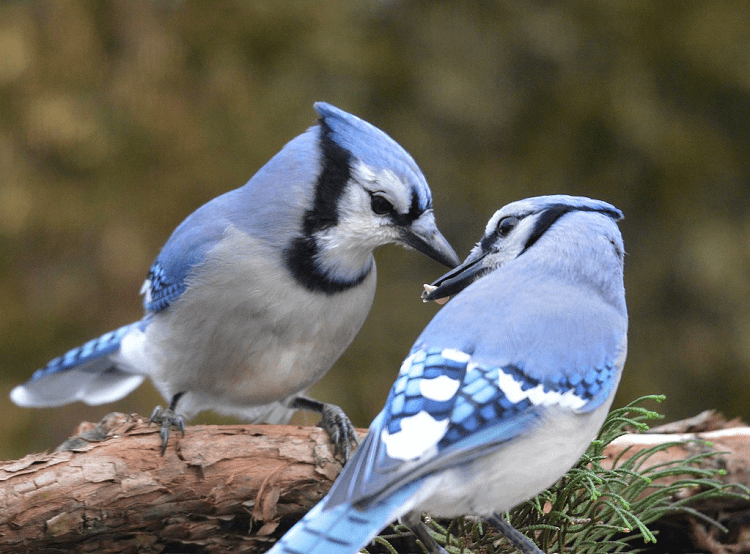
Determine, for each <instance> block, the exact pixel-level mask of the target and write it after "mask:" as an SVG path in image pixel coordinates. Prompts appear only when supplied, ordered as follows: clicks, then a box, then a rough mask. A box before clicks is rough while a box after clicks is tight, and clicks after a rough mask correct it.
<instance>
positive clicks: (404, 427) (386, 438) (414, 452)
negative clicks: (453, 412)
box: [380, 410, 450, 461]
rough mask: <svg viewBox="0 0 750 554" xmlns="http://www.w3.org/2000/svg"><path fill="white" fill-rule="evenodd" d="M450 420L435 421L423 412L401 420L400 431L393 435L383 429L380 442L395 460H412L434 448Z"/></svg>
mask: <svg viewBox="0 0 750 554" xmlns="http://www.w3.org/2000/svg"><path fill="white" fill-rule="evenodd" d="M449 424H450V419H449V418H445V419H443V420H440V421H438V420H436V419H435V418H434V417H432V416H431V415H430V414H428V413H427V412H425V411H424V410H423V411H421V412H419V413H417V414H415V415H413V416H411V417H405V418H404V419H402V420H401V430H400V431H398V432H396V433H393V434H392V435H391V434H390V433H389V432H388V429H383V431H382V432H381V433H380V440H381V441H383V444H385V450H386V452H387V453H388V455H389V456H390V457H391V458H394V459H396V460H405V461H407V460H413V459H415V458H418V457H419V456H421V455H423V454H424V453H425V452H427V451H428V450H429V449H430V448H432V447H434V446H435V445H436V444H437V443H438V442H440V439H442V438H443V435H445V431H446V430H447V429H448V425H449Z"/></svg>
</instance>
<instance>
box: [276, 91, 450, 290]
mask: <svg viewBox="0 0 750 554" xmlns="http://www.w3.org/2000/svg"><path fill="white" fill-rule="evenodd" d="M315 109H316V111H317V112H318V114H319V115H320V119H319V120H318V129H319V131H318V132H319V134H318V146H319V149H320V156H321V162H320V172H319V174H318V177H317V180H316V181H315V183H314V187H315V193H314V199H313V202H312V206H311V207H310V209H308V210H307V211H306V213H305V214H304V218H303V229H302V233H301V235H300V236H298V237H296V238H295V240H294V241H293V243H292V247H291V249H289V250H288V255H287V260H288V261H290V260H291V261H292V263H290V266H291V267H292V269H293V270H294V265H293V264H294V263H295V262H298V261H301V260H304V261H305V263H306V265H305V266H304V267H302V266H299V267H298V268H297V271H296V272H295V274H296V275H297V277H298V278H302V279H303V282H304V279H305V277H304V276H305V275H308V276H310V275H311V276H312V277H310V279H308V281H307V282H306V283H305V284H306V285H307V286H308V288H316V287H317V286H318V285H317V284H316V283H315V281H314V280H312V279H319V278H321V277H322V280H319V284H320V283H325V282H326V280H328V281H330V282H331V283H335V282H338V283H340V284H341V286H342V287H343V288H346V286H348V285H347V283H349V284H352V283H354V284H356V282H357V280H358V279H361V278H363V276H365V275H366V274H368V273H369V271H370V269H371V264H372V251H373V250H374V249H375V248H377V247H378V246H382V245H385V244H389V243H395V244H400V245H402V246H405V247H407V248H413V249H415V250H417V251H419V252H422V253H423V254H425V255H427V256H429V257H430V258H432V259H434V260H437V261H438V262H440V263H442V264H445V265H447V266H448V267H454V266H455V265H457V264H458V262H459V261H460V260H459V258H458V256H457V255H456V253H455V252H454V251H453V248H451V246H450V244H449V243H448V241H447V240H446V239H445V238H444V237H443V235H442V234H441V233H440V231H439V230H438V228H437V225H436V223H435V217H434V214H433V211H432V193H431V191H430V188H429V186H428V185H427V181H426V180H425V178H424V175H423V174H422V172H421V171H420V169H419V167H418V166H417V164H416V163H415V162H414V160H413V159H412V157H411V156H410V155H409V154H408V153H407V152H406V151H405V150H404V149H403V148H402V147H401V146H400V145H399V144H398V143H396V141H394V140H393V139H392V138H390V137H389V136H388V135H387V134H385V133H384V132H383V131H381V130H380V129H378V128H376V127H374V126H373V125H371V124H369V123H367V122H366V121H363V120H362V119H359V118H358V117H356V116H353V115H351V114H349V113H347V112H344V111H342V110H340V109H338V108H335V107H334V106H331V105H330V104H326V103H323V102H318V103H316V104H315ZM329 284H330V283H329ZM335 287H336V286H334V289H333V290H334V291H335V290H336V288H335Z"/></svg>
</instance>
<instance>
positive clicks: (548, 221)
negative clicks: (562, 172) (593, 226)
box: [519, 204, 622, 256]
mask: <svg viewBox="0 0 750 554" xmlns="http://www.w3.org/2000/svg"><path fill="white" fill-rule="evenodd" d="M576 211H577V212H599V213H601V214H604V215H606V216H609V217H611V218H612V219H614V220H615V221H617V220H619V219H620V218H621V217H622V215H621V214H620V213H619V212H616V211H613V210H607V209H597V208H588V207H579V206H568V205H566V204H555V205H554V206H550V207H549V208H547V209H546V210H544V211H543V212H541V213H540V214H539V217H538V218H537V220H536V222H535V224H534V228H533V229H532V230H531V234H530V235H529V238H528V240H527V241H526V245H525V246H524V247H523V250H522V251H521V254H523V253H524V252H526V251H527V250H528V249H529V248H531V247H532V246H533V245H534V243H536V241H538V240H539V239H540V238H541V236H542V235H543V234H544V233H546V232H547V231H548V230H549V228H550V227H552V225H554V223H555V222H556V221H557V220H558V219H560V218H561V217H562V216H564V215H565V214H566V213H568V212H576ZM521 254H519V256H520V255H521Z"/></svg>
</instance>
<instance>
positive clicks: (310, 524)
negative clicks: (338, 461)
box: [269, 483, 418, 554]
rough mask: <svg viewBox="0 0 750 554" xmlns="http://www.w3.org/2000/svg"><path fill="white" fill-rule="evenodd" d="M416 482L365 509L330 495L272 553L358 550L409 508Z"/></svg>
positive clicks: (319, 553) (349, 552)
mask: <svg viewBox="0 0 750 554" xmlns="http://www.w3.org/2000/svg"><path fill="white" fill-rule="evenodd" d="M417 488H418V485H417V484H415V483H411V484H409V485H408V486H407V487H405V488H403V489H401V490H399V491H397V492H396V493H394V494H393V495H391V496H389V497H388V499H387V500H385V501H384V502H381V503H379V504H374V505H368V506H366V507H364V508H362V509H359V508H356V507H354V506H352V505H351V504H348V503H343V504H338V505H336V506H328V505H327V500H328V498H327V497H326V498H325V499H323V500H322V501H321V502H320V504H318V505H317V506H315V507H314V508H313V509H312V510H311V511H310V512H308V514H307V515H305V517H304V518H302V519H301V520H300V521H299V522H298V523H297V524H296V525H295V526H294V527H292V528H291V529H290V530H289V531H288V532H287V533H286V534H285V535H284V536H283V537H282V538H281V539H280V540H279V542H278V543H276V545H275V546H274V547H273V548H272V549H271V550H270V551H269V554H354V553H356V552H358V551H359V550H360V549H362V548H364V547H365V546H367V545H368V544H369V543H370V541H372V539H373V538H374V537H375V536H376V535H377V534H378V533H379V532H380V531H381V530H382V529H383V528H385V527H386V526H387V525H388V524H389V523H391V522H392V521H394V520H396V519H398V518H399V517H401V516H402V515H404V513H405V512H406V510H405V509H404V504H405V503H406V501H407V500H408V499H409V497H411V495H412V494H413V493H414V491H415V490H416V489H417Z"/></svg>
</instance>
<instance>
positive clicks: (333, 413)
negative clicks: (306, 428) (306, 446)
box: [318, 404, 359, 463]
mask: <svg viewBox="0 0 750 554" xmlns="http://www.w3.org/2000/svg"><path fill="white" fill-rule="evenodd" d="M321 415H322V416H323V419H321V420H320V422H319V423H318V427H321V428H323V429H325V430H326V432H327V433H328V435H329V436H330V437H331V442H333V444H334V446H335V447H336V453H337V454H341V455H343V456H344V463H346V462H348V461H349V457H350V456H351V453H352V443H353V444H354V446H357V445H358V444H359V435H358V434H357V430H356V429H355V428H354V425H352V422H351V421H350V420H349V418H348V417H347V415H346V414H345V413H344V410H342V409H341V408H339V407H338V406H336V405H335V404H323V410H322V411H321Z"/></svg>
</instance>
